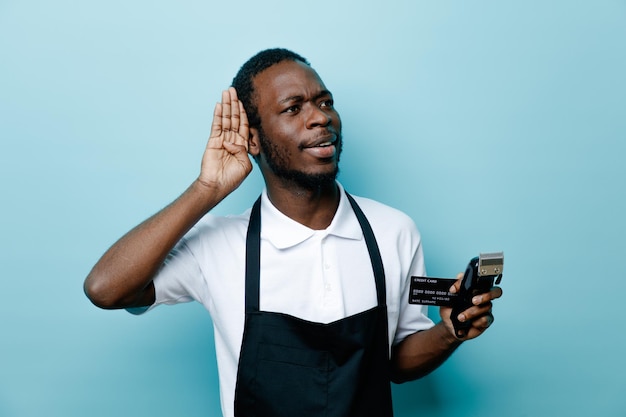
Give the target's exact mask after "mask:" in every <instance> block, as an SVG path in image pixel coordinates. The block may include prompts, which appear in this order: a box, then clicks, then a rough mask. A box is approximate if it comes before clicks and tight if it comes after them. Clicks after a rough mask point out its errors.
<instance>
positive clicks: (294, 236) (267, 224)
mask: <svg viewBox="0 0 626 417" xmlns="http://www.w3.org/2000/svg"><path fill="white" fill-rule="evenodd" d="M337 186H338V187H339V195H340V199H339V207H337V212H336V213H335V217H333V221H332V222H331V223H330V225H329V226H328V228H326V229H325V230H313V229H311V228H309V227H307V226H304V225H302V224H300V223H298V222H297V221H295V220H293V219H291V218H289V217H287V216H285V215H284V214H283V213H282V212H280V211H279V210H278V209H277V208H276V207H275V206H274V205H273V204H272V202H271V201H270V199H269V197H268V196H267V190H266V189H264V190H263V193H262V194H261V219H262V220H261V225H262V227H261V239H266V240H267V241H269V242H270V243H271V244H272V245H273V246H274V247H276V248H277V249H286V248H289V247H292V246H295V245H297V244H299V243H302V242H304V241H305V240H307V239H309V238H311V237H312V236H313V235H315V234H324V235H334V236H338V237H341V238H345V239H355V240H360V239H362V238H363V231H362V230H361V225H359V221H358V220H357V218H356V216H355V214H354V211H353V210H352V206H350V202H349V201H348V198H347V197H346V194H345V191H344V189H343V187H342V186H341V184H339V183H337Z"/></svg>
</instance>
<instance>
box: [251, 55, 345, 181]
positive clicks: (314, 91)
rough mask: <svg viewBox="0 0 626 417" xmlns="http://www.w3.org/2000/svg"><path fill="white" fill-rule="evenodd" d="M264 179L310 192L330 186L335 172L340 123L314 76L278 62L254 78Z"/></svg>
mask: <svg viewBox="0 0 626 417" xmlns="http://www.w3.org/2000/svg"><path fill="white" fill-rule="evenodd" d="M254 90H255V100H256V105H257V108H258V109H259V110H258V112H259V116H260V119H261V126H260V127H259V129H258V135H259V142H260V145H261V155H260V160H259V165H260V166H261V169H262V170H263V171H264V175H273V176H275V177H277V178H280V179H287V180H290V181H294V182H296V183H297V184H298V185H300V186H303V187H305V188H308V189H311V188H316V187H318V186H320V185H323V184H324V183H328V182H332V181H334V180H335V178H336V176H337V172H338V170H339V165H338V164H339V156H340V154H341V119H340V118H339V114H338V113H337V111H336V110H335V108H334V106H333V98H332V95H331V93H330V92H329V91H328V90H327V89H326V87H325V86H324V83H323V82H322V80H321V79H320V78H319V76H318V75H317V73H316V72H315V71H314V70H313V69H312V68H310V67H309V66H308V65H306V64H303V63H301V62H298V61H283V62H280V63H278V64H276V65H273V66H271V67H269V68H268V69H266V70H265V71H263V72H261V73H260V74H258V75H257V76H256V77H255V78H254Z"/></svg>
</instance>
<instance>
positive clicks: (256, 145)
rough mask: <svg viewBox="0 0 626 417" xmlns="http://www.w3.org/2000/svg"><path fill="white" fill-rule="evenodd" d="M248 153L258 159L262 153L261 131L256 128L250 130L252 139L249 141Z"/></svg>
mask: <svg viewBox="0 0 626 417" xmlns="http://www.w3.org/2000/svg"><path fill="white" fill-rule="evenodd" d="M248 153H249V154H250V155H252V156H253V157H257V156H258V155H259V154H260V153H261V143H260V141H259V130H258V129H257V128H256V127H251V128H250V138H249V139H248Z"/></svg>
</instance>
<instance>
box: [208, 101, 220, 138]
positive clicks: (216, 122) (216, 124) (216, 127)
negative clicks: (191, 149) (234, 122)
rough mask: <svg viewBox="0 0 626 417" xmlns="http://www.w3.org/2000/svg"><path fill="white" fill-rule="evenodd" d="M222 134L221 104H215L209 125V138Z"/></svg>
mask: <svg viewBox="0 0 626 417" xmlns="http://www.w3.org/2000/svg"><path fill="white" fill-rule="evenodd" d="M221 134H222V104H221V103H217V104H216V105H215V110H213V122H212V124H211V136H210V137H216V136H219V135H221Z"/></svg>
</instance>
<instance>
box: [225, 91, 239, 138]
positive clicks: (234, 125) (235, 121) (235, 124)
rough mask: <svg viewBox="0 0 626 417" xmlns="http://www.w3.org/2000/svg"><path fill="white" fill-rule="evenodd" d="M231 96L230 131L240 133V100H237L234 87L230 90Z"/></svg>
mask: <svg viewBox="0 0 626 417" xmlns="http://www.w3.org/2000/svg"><path fill="white" fill-rule="evenodd" d="M228 94H229V96H230V103H231V106H230V129H231V130H232V131H233V132H238V131H239V108H240V107H239V99H237V92H236V91H235V89H234V88H233V87H230V88H229V89H228Z"/></svg>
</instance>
